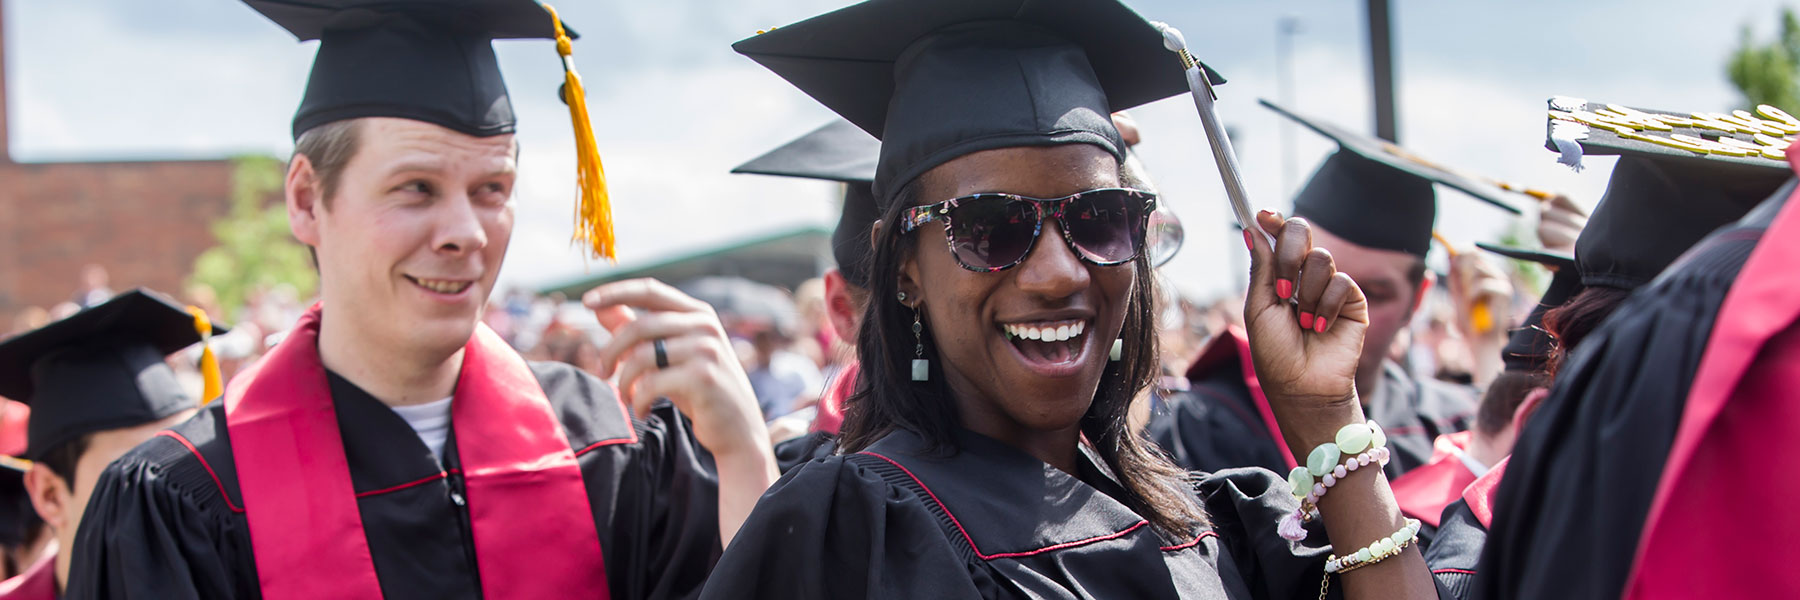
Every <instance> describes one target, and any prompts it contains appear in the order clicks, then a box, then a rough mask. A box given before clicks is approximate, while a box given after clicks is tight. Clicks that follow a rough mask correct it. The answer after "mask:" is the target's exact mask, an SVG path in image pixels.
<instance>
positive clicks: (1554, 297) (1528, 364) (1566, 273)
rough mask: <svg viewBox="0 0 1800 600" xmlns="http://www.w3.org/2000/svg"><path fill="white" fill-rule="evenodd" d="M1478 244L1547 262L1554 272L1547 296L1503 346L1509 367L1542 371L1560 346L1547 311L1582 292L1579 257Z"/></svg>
mask: <svg viewBox="0 0 1800 600" xmlns="http://www.w3.org/2000/svg"><path fill="white" fill-rule="evenodd" d="M1475 246H1476V247H1479V248H1481V249H1482V250H1486V251H1488V252H1492V253H1494V254H1498V255H1501V256H1504V257H1507V258H1511V259H1515V260H1522V261H1526V262H1533V263H1537V264H1540V265H1543V266H1544V268H1546V269H1549V270H1550V271H1551V272H1552V273H1551V276H1550V287H1548V288H1545V289H1544V295H1543V297H1541V298H1539V299H1538V302H1537V305H1536V306H1533V307H1532V308H1531V313H1530V314H1528V315H1526V317H1525V322H1524V323H1523V324H1521V325H1520V326H1519V328H1518V329H1514V330H1513V332H1512V335H1511V336H1510V337H1508V338H1507V340H1506V346H1505V347H1503V348H1501V349H1500V361H1501V363H1502V364H1504V365H1505V367H1506V370H1508V371H1524V372H1536V371H1542V370H1544V369H1545V368H1547V367H1548V366H1549V364H1550V354H1551V352H1552V351H1553V350H1555V348H1556V341H1555V340H1554V339H1552V338H1551V337H1550V333H1549V332H1548V331H1545V330H1544V313H1547V312H1550V309H1553V308H1556V307H1558V306H1562V305H1563V303H1564V302H1568V301H1569V299H1570V298H1574V297H1575V295H1576V294H1578V293H1580V292H1581V289H1582V288H1581V276H1580V274H1579V273H1578V272H1577V271H1576V268H1575V257H1572V256H1568V255H1564V254H1557V253H1554V252H1547V251H1543V250H1527V249H1524V248H1510V247H1505V246H1495V245H1491V244H1486V243H1482V242H1476V243H1475Z"/></svg>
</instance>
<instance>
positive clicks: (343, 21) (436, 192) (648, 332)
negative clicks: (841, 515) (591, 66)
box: [69, 0, 775, 598]
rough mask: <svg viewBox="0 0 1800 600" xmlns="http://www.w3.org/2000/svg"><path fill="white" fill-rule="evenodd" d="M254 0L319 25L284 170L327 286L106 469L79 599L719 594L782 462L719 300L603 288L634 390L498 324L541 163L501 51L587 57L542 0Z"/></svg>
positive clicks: (601, 308) (74, 577)
mask: <svg viewBox="0 0 1800 600" xmlns="http://www.w3.org/2000/svg"><path fill="white" fill-rule="evenodd" d="M249 4H250V5H251V6H253V7H255V8H256V9H257V10H259V11H261V12H262V13H263V14H264V15H266V16H268V17H270V18H271V19H273V20H274V21H275V22H277V23H279V24H281V25H282V26H284V27H286V28H287V29H288V30H289V31H291V32H293V33H294V34H295V35H296V36H297V37H300V38H301V39H320V40H321V44H320V46H319V50H318V55H317V58H316V59H315V62H314V67H313V73H312V77H311V80H310V81H309V83H308V85H307V90H306V96H305V98H304V99H303V100H302V102H301V104H300V109H299V112H298V114H297V115H296V116H295V118H294V134H295V137H296V138H297V141H296V144H295V145H296V149H295V154H294V157H293V161H292V163H291V164H290V166H289V170H288V174H287V178H286V183H285V195H286V203H287V208H288V218H289V221H290V223H291V227H292V229H293V232H294V235H295V237H297V238H299V239H300V241H302V242H304V243H306V244H307V245H309V246H311V247H312V249H313V250H314V251H315V252H316V255H317V261H318V266H319V278H320V297H321V302H320V304H319V305H315V306H314V307H313V308H312V309H311V310H309V311H308V312H307V313H306V314H305V316H304V317H302V318H301V320H300V322H299V324H298V325H296V327H295V328H294V329H293V330H292V331H291V332H290V333H289V334H288V335H287V336H286V338H285V339H284V340H283V341H282V342H281V343H280V344H279V345H277V346H276V347H275V348H274V349H272V350H271V351H270V352H269V354H268V355H267V356H265V357H264V358H263V360H262V361H261V362H259V363H258V364H256V365H255V366H253V367H251V368H250V369H248V370H246V371H245V372H244V373H242V374H240V375H239V376H238V377H236V378H234V379H233V380H232V381H231V382H230V383H229V384H228V385H227V386H226V393H225V397H224V401H223V402H222V403H218V404H214V405H212V406H209V407H207V408H206V409H205V410H202V411H201V412H200V413H199V414H198V415H197V416H196V417H195V418H194V419H192V420H189V421H188V422H186V423H183V424H181V425H180V426H179V427H176V428H175V429H173V430H171V431H169V432H166V433H164V434H162V435H161V436H160V437H157V438H154V439H152V440H151V441H150V442H149V443H146V444H144V445H143V446H140V447H138V448H136V449H134V450H133V451H132V452H131V453H130V454H128V455H126V456H125V457H123V458H121V459H120V460H119V461H117V462H115V463H113V464H112V466H110V467H109V468H108V469H107V470H106V472H105V473H104V474H102V476H101V478H100V482H99V484H98V485H97V486H96V491H95V493H94V499H93V501H92V505H91V506H90V510H89V514H88V519H87V523H85V524H84V525H83V526H82V527H81V533H80V535H79V536H78V539H77V541H76V555H75V559H76V560H75V564H74V567H73V569H72V572H71V586H70V588H69V592H70V596H72V597H75V598H374V597H389V598H396V597H408V598H476V597H485V598H575V597H580V598H667V597H685V596H691V595H693V594H696V593H697V592H698V589H699V587H700V585H701V583H702V582H703V581H704V580H705V578H706V575H707V573H708V571H709V570H710V569H711V566H712V564H713V563H714V562H715V561H716V560H717V557H718V555H719V554H720V552H721V551H722V545H723V544H724V543H725V542H726V541H728V540H729V539H730V537H731V535H732V534H733V533H734V532H735V529H736V528H737V526H738V525H739V524H740V523H741V522H742V519H743V518H744V516H745V515H747V514H748V512H749V509H750V507H751V506H752V505H753V504H754V503H755V500H756V498H757V497H758V496H760V495H761V493H762V491H763V490H764V489H765V488H766V487H767V485H768V484H769V483H770V482H771V481H773V479H774V477H775V469H774V459H773V457H772V456H771V455H770V451H769V449H768V437H767V434H766V432H765V430H764V429H763V426H762V419H761V416H760V414H759V413H758V411H757V408H756V404H755V400H754V397H753V396H752V395H751V392H750V388H749V382H748V380H747V379H746V378H745V376H744V373H743V371H742V368H741V367H740V366H739V365H738V363H737V361H736V359H734V358H732V355H731V351H730V346H729V342H728V341H727V340H726V338H725V336H724V334H723V329H722V327H721V326H720V324H719V322H718V319H717V317H716V316H714V315H713V313H712V312H711V310H710V308H709V307H707V306H706V305H705V304H703V303H701V302H698V301H696V300H693V299H691V298H688V297H686V296H682V295H680V294H679V293H677V292H675V291H673V288H670V287H668V286H664V285H662V284H660V283H656V282H652V281H645V280H638V281H628V282H622V283H619V284H614V285H609V286H606V287H603V288H598V289H596V290H594V291H591V292H589V293H588V295H587V297H586V298H585V301H586V302H587V304H588V306H589V307H591V308H594V309H595V310H596V312H597V313H598V314H599V316H600V318H601V321H602V324H603V325H605V326H607V327H608V328H609V329H611V330H612V331H613V338H612V340H611V341H610V342H609V343H608V345H607V346H606V347H604V348H602V349H601V356H600V360H601V363H602V364H603V365H605V367H604V370H606V371H607V375H608V376H612V375H617V381H618V382H619V388H618V390H619V394H620V396H622V398H616V397H615V396H614V395H613V389H612V388H611V387H609V386H608V385H607V384H606V383H605V382H603V381H601V380H600V379H596V378H594V377H592V376H589V375H587V374H584V373H582V372H580V371H578V370H576V369H574V368H573V367H570V366H567V365H561V364H528V363H526V362H525V361H524V360H523V359H522V358H521V357H520V356H519V355H518V354H517V353H516V352H514V351H513V350H512V349H511V348H509V347H507V345H506V344H505V342H503V341H501V339H500V338H499V337H498V336H497V335H496V334H494V333H493V332H492V331H491V330H489V329H487V328H486V327H485V326H483V325H480V317H481V311H482V310H483V306H484V305H485V304H486V301H487V298H488V296H489V294H490V293H491V290H492V287H493V285H494V281H495V279H496V277H497V275H498V273H499V271H500V266H501V261H502V259H503V258H504V257H505V253H506V248H507V243H508V241H509V239H510V236H511V234H512V226H513V211H514V205H513V199H512V187H513V182H514V179H515V164H514V161H515V157H516V156H517V153H518V146H517V144H516V143H515V141H514V139H513V131H514V117H513V112H512V109H511V104H510V102H509V100H508V97H507V94H506V88H505V86H504V84H503V83H502V81H501V77H500V71H499V68H498V65H497V63H496V60H495V56H494V51H493V49H492V47H491V45H490V41H491V40H494V39H504V38H541V37H556V38H558V40H557V41H558V47H559V48H558V49H559V50H560V51H561V52H562V53H563V54H565V55H566V54H567V52H568V49H569V40H568V38H567V37H565V36H564V35H563V34H564V31H565V30H564V29H563V27H562V26H561V24H560V22H558V21H556V19H555V18H554V16H553V14H552V13H550V12H548V11H547V10H546V9H545V8H544V7H542V6H541V5H539V4H537V3H535V2H532V1H531V0H481V1H467V0H465V1H456V2H450V1H439V2H424V1H410V2H382V3H368V2H361V1H354V0H338V1H334V2H321V1H317V0H313V1H309V2H287V1H275V0H250V2H249ZM357 6H360V7H362V8H354V7H357ZM564 64H565V68H566V67H567V65H568V64H569V63H568V62H566V61H565V63H564ZM546 87H547V86H546ZM566 90H567V91H566V93H565V98H566V99H567V100H568V101H569V102H570V104H571V105H572V110H574V111H576V112H577V113H580V112H581V111H583V110H585V109H584V108H583V107H581V102H582V100H581V94H580V93H579V92H580V85H579V80H578V79H576V78H574V77H573V76H571V77H570V78H569V80H568V82H567V88H566ZM576 116H577V118H576V119H575V120H576V122H577V124H578V125H582V124H584V123H583V122H584V121H585V119H583V118H581V117H584V116H585V113H581V114H577V115H576ZM580 133H581V132H578V136H577V137H578V138H580V137H581V136H580V135H579V134H580ZM590 158H592V157H591V156H584V157H583V159H582V161H583V162H584V163H585V162H587V161H588V159H590ZM592 183H596V182H592V181H584V185H587V184H592ZM631 307H635V308H636V309H637V310H633V309H632V308H631ZM664 398H666V399H667V400H668V402H664V401H662V400H661V399H664ZM628 411H635V413H636V416H637V417H638V418H635V419H634V418H631V417H632V415H630V414H627V413H628ZM690 419H691V420H690Z"/></svg>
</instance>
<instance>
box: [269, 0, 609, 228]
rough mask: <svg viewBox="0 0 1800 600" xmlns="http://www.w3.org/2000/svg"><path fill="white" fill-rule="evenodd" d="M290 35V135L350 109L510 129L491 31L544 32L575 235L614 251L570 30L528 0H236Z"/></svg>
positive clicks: (468, 128)
mask: <svg viewBox="0 0 1800 600" xmlns="http://www.w3.org/2000/svg"><path fill="white" fill-rule="evenodd" d="M244 3H245V4H249V5H250V7H251V8H254V9H256V10H257V12H260V13H262V14H263V16H265V17H268V18H269V20H271V21H274V22H275V23H276V24H279V25H281V26H282V27H283V28H286V29H287V30H288V31H289V32H291V33H293V34H294V37H297V38H300V40H301V41H306V40H319V53H318V55H317V56H315V57H314V58H313V70H312V76H311V78H309V79H308V80H307V83H306V95H305V97H303V98H302V99H301V101H300V109H299V111H297V112H296V113H295V114H294V137H295V138H296V139H298V138H299V137H300V134H302V133H305V132H306V131H307V130H308V129H312V128H314V127H317V126H320V125H324V124H326V123H331V122H334V121H341V120H344V119H355V118H361V117H398V118H403V119H411V120H415V121H424V122H426V123H433V124H437V125H441V126H444V127H447V128H450V129H452V130H455V131H458V132H461V133H464V134H468V135H471V136H476V137H488V136H495V135H503V134H509V133H513V131H514V129H515V124H516V119H515V118H514V115H513V108H512V99H511V98H509V97H508V96H507V94H506V82H505V81H504V80H503V79H502V78H501V76H500V62H499V60H498V59H496V58H495V57H494V47H493V44H492V42H493V41H494V40H501V39H552V40H556V51H557V53H558V54H559V55H561V56H562V57H563V74H564V81H563V87H562V90H561V92H560V94H561V96H562V99H563V102H564V103H565V104H567V105H568V106H569V116H570V119H571V121H572V122H573V123H574V125H575V158H576V188H577V190H578V192H579V193H578V197H579V199H578V205H577V208H576V211H575V236H574V240H575V241H576V242H585V243H586V244H587V245H588V247H589V250H590V255H591V256H604V257H606V258H607V259H608V260H611V259H612V258H613V256H614V252H615V248H614V246H615V241H616V240H615V238H614V235H613V222H612V205H611V199H610V196H609V194H608V193H607V187H606V174H605V170H604V169H603V168H602V167H601V164H600V153H599V150H598V149H597V147H596V144H595V142H594V132H593V125H592V122H591V121H590V118H589V116H588V112H587V98H586V93H585V91H584V86H583V84H582V83H581V78H580V76H578V75H577V74H576V73H575V70H574V62H573V61H571V60H570V59H569V57H570V54H571V52H573V46H572V44H571V43H570V40H572V39H574V38H575V37H577V36H576V34H575V31H574V30H573V29H570V28H569V27H567V26H565V25H564V24H563V23H562V21H561V20H560V19H558V18H556V16H555V11H553V10H552V9H550V8H549V7H546V6H544V5H542V4H539V3H538V2H536V1H535V0H244Z"/></svg>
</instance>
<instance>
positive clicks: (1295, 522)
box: [1275, 421, 1389, 541]
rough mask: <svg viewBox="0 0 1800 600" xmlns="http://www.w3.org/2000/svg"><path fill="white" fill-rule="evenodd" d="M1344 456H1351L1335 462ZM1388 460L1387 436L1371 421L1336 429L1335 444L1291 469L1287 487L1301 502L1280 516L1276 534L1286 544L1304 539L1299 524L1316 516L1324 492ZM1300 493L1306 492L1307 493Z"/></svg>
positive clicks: (1313, 453)
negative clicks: (1358, 472) (1288, 512)
mask: <svg viewBox="0 0 1800 600" xmlns="http://www.w3.org/2000/svg"><path fill="white" fill-rule="evenodd" d="M1347 454H1353V456H1352V457H1351V458H1350V460H1349V461H1346V462H1344V463H1343V464H1338V460H1339V459H1340V458H1341V457H1343V456H1344V455H1347ZM1388 456H1389V453H1388V450H1387V434H1385V433H1383V432H1382V431H1381V426H1380V425H1378V424H1376V423H1375V422H1374V421H1369V422H1368V423H1352V424H1349V425H1345V426H1344V427H1343V428H1342V429H1339V430H1338V433H1337V436H1336V441H1335V442H1333V443H1325V444H1320V445H1319V447H1317V448H1314V449H1313V451H1312V454H1310V455H1308V456H1307V457H1306V464H1307V466H1304V467H1294V470H1293V471H1292V472H1290V473H1288V485H1289V486H1291V487H1292V489H1291V490H1290V491H1291V492H1292V493H1293V494H1294V497H1295V498H1296V499H1298V500H1300V508H1299V509H1297V510H1296V511H1295V512H1293V513H1290V514H1286V515H1283V516H1282V518H1281V521H1280V522H1279V523H1277V526H1276V528H1275V531H1276V533H1278V534H1279V535H1281V537H1282V539H1286V540H1289V541H1300V540H1303V539H1306V530H1305V528H1304V527H1302V525H1301V524H1302V523H1304V522H1306V521H1311V520H1312V519H1313V518H1314V517H1316V516H1317V515H1318V509H1317V507H1316V504H1317V503H1318V501H1319V499H1320V498H1323V497H1325V492H1326V491H1327V490H1329V489H1331V487H1332V486H1335V485H1337V482H1338V481H1341V480H1343V478H1344V477H1346V476H1348V475H1349V474H1350V473H1351V472H1352V471H1355V470H1357V469H1359V468H1362V467H1366V466H1369V464H1370V463H1375V464H1376V465H1377V466H1387V463H1388ZM1315 476H1317V477H1318V479H1317V480H1315V479H1314V477H1315ZM1301 490H1306V493H1302V491H1301Z"/></svg>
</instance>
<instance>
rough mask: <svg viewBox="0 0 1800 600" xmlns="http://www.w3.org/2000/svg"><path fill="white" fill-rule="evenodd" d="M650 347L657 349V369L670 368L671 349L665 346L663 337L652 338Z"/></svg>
mask: <svg viewBox="0 0 1800 600" xmlns="http://www.w3.org/2000/svg"><path fill="white" fill-rule="evenodd" d="M650 347H651V348H652V349H654V350H656V368H657V369H667V368H669V349H668V348H665V347H663V341H662V338H656V339H655V340H652V341H651V342H650Z"/></svg>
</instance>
